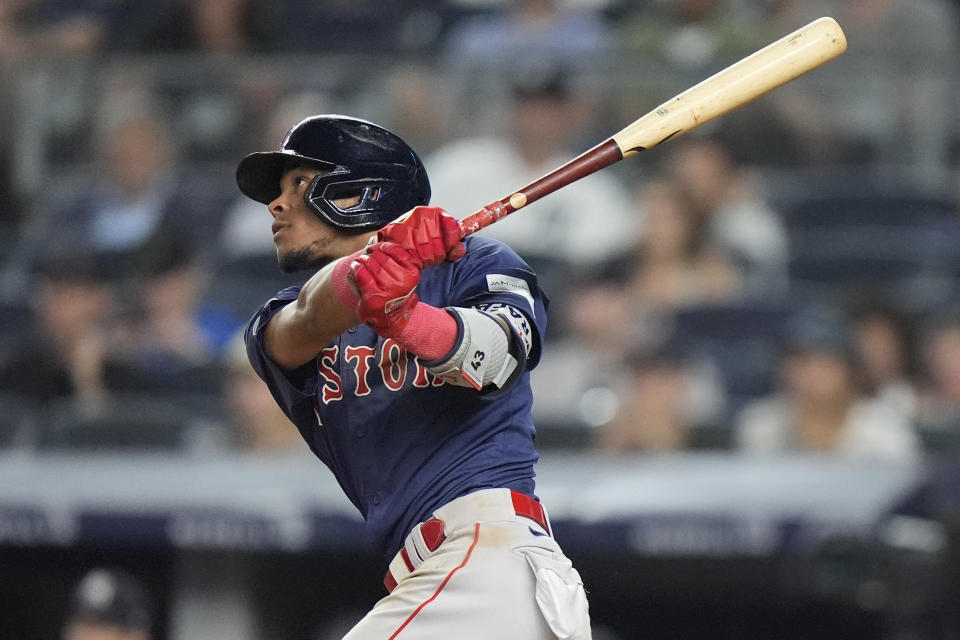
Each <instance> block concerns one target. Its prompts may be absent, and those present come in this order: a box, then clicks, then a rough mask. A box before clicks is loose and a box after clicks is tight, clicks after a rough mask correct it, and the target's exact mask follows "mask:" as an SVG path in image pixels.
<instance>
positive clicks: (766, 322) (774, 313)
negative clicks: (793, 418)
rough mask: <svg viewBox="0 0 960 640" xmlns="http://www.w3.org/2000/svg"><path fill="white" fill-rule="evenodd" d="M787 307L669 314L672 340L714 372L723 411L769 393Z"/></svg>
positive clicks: (746, 305) (753, 304) (747, 305)
mask: <svg viewBox="0 0 960 640" xmlns="http://www.w3.org/2000/svg"><path fill="white" fill-rule="evenodd" d="M790 313H791V307H790V306H789V305H788V304H787V303H780V302H769V301H759V300H757V301H745V302H742V303H733V304H722V305H703V306H694V307H687V308H682V309H679V310H677V311H676V312H675V313H674V314H673V319H672V320H673V322H672V324H673V336H672V338H673V339H674V340H676V341H677V342H678V343H680V344H684V345H686V346H687V347H688V348H689V349H690V351H691V352H692V353H693V354H694V355H697V356H701V357H706V358H708V359H709V360H710V361H712V362H713V363H714V365H715V366H716V367H717V369H718V372H719V375H720V377H721V382H722V383H723V387H724V391H725V392H726V394H727V400H728V405H729V406H728V410H729V411H736V409H737V408H738V407H739V406H741V405H742V404H743V403H744V402H746V401H747V400H750V399H752V398H756V397H759V396H761V395H763V394H766V393H769V392H770V391H772V390H773V387H774V383H775V379H776V371H777V364H778V362H779V358H780V351H781V347H780V345H781V339H782V335H783V328H784V326H785V323H786V321H787V319H788V317H789V315H790Z"/></svg>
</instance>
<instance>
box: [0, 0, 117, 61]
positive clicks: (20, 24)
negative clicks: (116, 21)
mask: <svg viewBox="0 0 960 640" xmlns="http://www.w3.org/2000/svg"><path fill="white" fill-rule="evenodd" d="M104 9H105V8H104V7H99V6H97V3H95V2H61V1H57V0H8V1H7V2H3V3H2V4H0V59H2V60H4V61H8V62H9V61H15V62H29V61H33V60H36V59H38V58H49V57H61V56H62V57H76V56H82V55H86V54H91V53H93V52H95V51H97V50H98V49H99V48H100V47H101V45H102V44H103V43H104V41H105V37H106V36H107V34H108V25H107V24H106V22H105V16H104V15H103V14H104Z"/></svg>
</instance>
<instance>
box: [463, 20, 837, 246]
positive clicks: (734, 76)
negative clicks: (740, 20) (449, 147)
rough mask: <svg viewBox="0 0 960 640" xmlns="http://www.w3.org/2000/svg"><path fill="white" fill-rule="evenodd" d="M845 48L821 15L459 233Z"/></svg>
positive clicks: (476, 217) (475, 217) (494, 206)
mask: <svg viewBox="0 0 960 640" xmlns="http://www.w3.org/2000/svg"><path fill="white" fill-rule="evenodd" d="M846 49H847V39H846V36H844V34H843V30H842V29H841V28H840V25H839V24H837V22H836V20H834V19H833V18H829V17H824V18H819V19H817V20H814V21H813V22H811V23H810V24H808V25H806V26H804V27H801V28H800V29H797V30H796V31H794V32H793V33H791V34H789V35H786V36H784V37H783V38H780V39H779V40H777V41H775V42H772V43H771V44H768V45H767V46H765V47H763V48H762V49H760V50H758V51H756V52H754V53H752V54H750V55H749V56H747V57H746V58H743V59H742V60H739V61H737V62H735V63H733V64H732V65H730V66H728V67H726V68H725V69H723V70H721V71H719V72H717V73H715V74H714V75H712V76H710V77H709V78H707V79H706V80H703V81H702V82H700V83H698V84H696V85H694V86H692V87H690V88H689V89H687V90H686V91H684V92H682V93H680V94H679V95H677V96H675V97H673V98H671V99H670V100H668V101H667V102H664V103H663V104H661V105H660V106H659V107H657V108H656V109H654V110H653V111H651V112H649V113H647V114H646V115H644V116H642V117H641V118H640V119H638V120H636V121H634V122H633V123H631V124H629V125H627V126H626V127H625V128H624V129H622V130H621V131H619V132H618V133H616V134H614V135H613V136H612V137H610V138H608V139H607V140H605V141H604V142H601V143H600V144H598V145H597V146H595V147H593V148H592V149H590V150H588V151H586V152H584V153H582V154H580V155H579V156H577V157H576V158H574V159H573V160H571V161H569V162H567V163H566V164H564V165H562V166H560V167H557V168H556V169H554V170H553V171H551V172H550V173H548V174H547V175H545V176H543V177H542V178H539V179H538V180H535V181H534V182H531V183H530V184H528V185H527V186H525V187H522V188H520V189H518V190H517V191H515V192H513V193H512V194H510V195H509V196H507V197H506V198H503V199H502V200H497V201H495V202H492V203H490V204H488V205H487V206H486V207H484V208H483V209H480V210H479V211H477V212H476V213H473V214H471V215H469V216H467V217H465V218H463V219H462V220H461V221H460V229H461V237H464V238H465V237H467V236H469V235H471V234H473V233H476V232H477V231H480V230H481V229H483V228H485V227H488V226H489V225H491V224H493V223H494V222H496V221H497V220H500V219H502V218H504V217H506V216H507V215H509V214H511V213H513V212H514V211H516V210H517V209H520V208H522V207H525V206H526V205H528V204H530V203H531V202H534V201H536V200H539V199H540V198H542V197H544V196H545V195H547V194H550V193H553V192H554V191H556V190H557V189H560V188H561V187H564V186H566V185H568V184H570V183H571V182H575V181H577V180H579V179H581V178H583V177H585V176H588V175H590V174H591V173H594V172H595V171H599V170H600V169H602V168H604V167H606V166H609V165H611V164H613V163H615V162H619V161H620V160H622V159H623V158H626V157H628V156H632V155H634V154H636V153H639V152H640V151H644V150H646V149H652V148H653V147H655V146H657V145H658V144H660V143H662V142H666V141H667V140H670V139H672V138H676V137H677V136H679V135H682V134H684V133H686V132H687V131H690V130H692V129H695V128H697V127H699V126H700V125H702V124H705V123H707V122H710V121H711V120H713V119H714V118H717V117H719V116H722V115H723V114H725V113H727V112H729V111H732V110H733V109H736V108H737V107H740V106H743V105H745V104H747V103H748V102H751V101H752V100H754V99H756V98H759V97H760V96H762V95H763V94H765V93H767V92H768V91H771V90H773V89H776V88H777V87H779V86H780V85H783V84H786V83H787V82H790V81H791V80H793V79H795V78H797V77H799V76H801V75H803V74H804V73H806V72H808V71H810V70H812V69H815V68H817V67H819V66H820V65H822V64H824V63H826V62H829V61H830V60H833V59H834V58H836V57H837V56H839V55H840V54H841V53H843V52H844V51H846Z"/></svg>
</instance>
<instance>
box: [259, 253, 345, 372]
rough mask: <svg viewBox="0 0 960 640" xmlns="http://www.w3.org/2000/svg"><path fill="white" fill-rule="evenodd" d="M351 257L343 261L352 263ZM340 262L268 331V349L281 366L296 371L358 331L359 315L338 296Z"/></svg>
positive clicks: (329, 267)
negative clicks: (345, 334)
mask: <svg viewBox="0 0 960 640" xmlns="http://www.w3.org/2000/svg"><path fill="white" fill-rule="evenodd" d="M350 259H351V257H347V258H343V259H342V260H347V261H349V260H350ZM339 262H340V261H337V262H334V263H331V264H329V265H327V266H326V267H324V268H323V269H321V270H320V271H318V272H317V273H315V274H314V275H313V276H312V277H311V278H310V279H309V280H307V281H306V283H304V285H303V287H302V288H301V289H300V295H299V296H298V297H297V299H296V300H295V301H294V302H292V303H290V304H289V305H287V306H286V307H284V308H283V309H281V310H280V311H278V312H277V314H276V315H275V316H274V317H273V318H272V319H271V320H270V323H269V324H268V325H267V328H266V335H265V346H266V349H267V353H268V354H269V355H270V357H271V358H272V359H273V360H274V362H276V363H277V364H279V365H280V366H282V367H284V368H287V369H293V368H296V367H299V366H301V365H303V364H306V363H307V362H309V361H310V360H312V359H313V358H315V357H316V355H317V354H318V353H320V351H322V350H323V349H324V347H326V346H327V345H328V344H330V342H331V341H332V340H333V339H334V338H336V337H337V336H339V335H340V334H341V333H343V332H344V331H346V330H347V329H350V328H351V327H355V326H356V325H357V324H358V323H359V320H358V319H357V315H356V312H355V311H354V310H353V308H352V307H351V306H348V305H347V304H346V303H345V302H344V301H343V300H342V299H341V296H342V294H341V295H338V294H337V288H336V286H335V285H336V281H335V276H339V275H340V273H342V271H338V270H337V266H338V265H339Z"/></svg>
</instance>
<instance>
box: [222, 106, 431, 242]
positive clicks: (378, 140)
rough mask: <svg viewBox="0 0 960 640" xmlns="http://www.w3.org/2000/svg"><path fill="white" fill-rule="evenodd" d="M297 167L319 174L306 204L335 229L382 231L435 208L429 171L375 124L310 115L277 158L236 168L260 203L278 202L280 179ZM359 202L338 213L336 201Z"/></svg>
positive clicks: (264, 156) (259, 157)
mask: <svg viewBox="0 0 960 640" xmlns="http://www.w3.org/2000/svg"><path fill="white" fill-rule="evenodd" d="M297 164H305V165H309V166H312V167H315V168H318V169H320V173H319V174H318V175H317V176H316V177H315V178H314V179H313V181H312V182H311V183H310V186H309V187H308V188H307V191H306V195H305V199H306V203H307V206H308V207H310V209H312V210H313V211H314V212H315V213H316V214H317V215H318V216H320V218H321V219H323V220H325V221H326V222H328V223H330V224H331V225H333V226H334V227H337V228H338V229H342V230H344V231H347V232H356V233H362V232H365V231H373V230H376V229H379V228H380V227H382V226H383V225H385V224H387V223H388V222H390V221H392V220H394V219H395V218H396V217H397V216H399V215H400V214H402V213H405V212H406V211H409V210H410V209H412V208H413V207H415V206H417V205H424V204H428V203H429V202H430V181H429V179H428V178H427V172H426V169H424V168H423V163H422V162H421V161H420V158H419V157H417V154H416V153H415V152H414V151H413V149H411V148H410V146H409V145H408V144H407V143H406V142H404V141H403V140H401V139H400V138H399V137H398V136H396V135H395V134H393V133H391V132H389V131H387V130H386V129H384V128H383V127H380V126H378V125H376V124H374V123H372V122H367V121H366V120H360V119H358V118H350V117H347V116H341V115H318V116H311V117H309V118H307V119H305V120H303V121H301V122H299V123H298V124H297V125H296V126H294V127H293V128H292V129H290V131H289V132H288V133H287V135H286V137H285V138H284V139H283V142H282V143H281V144H280V147H279V148H278V149H277V150H276V151H263V152H257V153H251V154H250V155H248V156H247V157H246V158H244V159H243V160H242V161H241V162H240V165H239V166H238V167H237V186H239V187H240V191H242V192H243V193H244V194H245V195H247V196H248V197H250V198H253V199H254V200H256V201H257V202H262V203H264V204H270V202H272V201H273V200H274V199H275V198H276V197H277V196H279V195H280V177H281V176H282V175H283V172H284V171H285V170H287V169H289V168H291V167H293V166H296V165H297ZM356 195H359V196H360V202H359V203H357V204H356V205H354V206H352V207H348V208H346V209H341V208H340V207H338V206H337V205H336V204H335V203H334V200H337V199H339V198H344V197H348V196H356Z"/></svg>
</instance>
